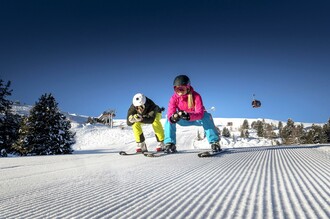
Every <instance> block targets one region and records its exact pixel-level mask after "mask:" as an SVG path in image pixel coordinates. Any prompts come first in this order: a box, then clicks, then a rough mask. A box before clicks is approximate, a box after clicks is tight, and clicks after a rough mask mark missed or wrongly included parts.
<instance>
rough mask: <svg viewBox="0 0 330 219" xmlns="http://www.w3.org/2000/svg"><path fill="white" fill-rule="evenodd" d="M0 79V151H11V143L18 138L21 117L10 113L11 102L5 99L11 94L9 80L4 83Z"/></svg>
mask: <svg viewBox="0 0 330 219" xmlns="http://www.w3.org/2000/svg"><path fill="white" fill-rule="evenodd" d="M3 82H4V81H3V80H0V151H7V152H12V145H13V143H14V142H15V141H16V140H17V138H18V130H19V123H20V120H21V117H20V116H19V115H14V114H13V113H12V111H11V110H12V105H13V102H12V101H10V100H8V99H7V96H11V92H12V90H11V89H10V84H11V82H10V81H8V82H7V84H6V85H5V84H4V83H3Z"/></svg>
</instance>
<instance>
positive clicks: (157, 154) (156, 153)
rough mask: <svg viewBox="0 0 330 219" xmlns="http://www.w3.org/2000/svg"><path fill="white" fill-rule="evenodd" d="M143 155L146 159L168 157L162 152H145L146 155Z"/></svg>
mask: <svg viewBox="0 0 330 219" xmlns="http://www.w3.org/2000/svg"><path fill="white" fill-rule="evenodd" d="M143 155H144V156H145V157H161V156H164V155H166V153H164V152H163V151H160V152H145V153H143Z"/></svg>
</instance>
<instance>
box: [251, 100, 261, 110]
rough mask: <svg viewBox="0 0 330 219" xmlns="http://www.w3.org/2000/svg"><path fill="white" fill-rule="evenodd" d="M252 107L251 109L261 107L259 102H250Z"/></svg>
mask: <svg viewBox="0 0 330 219" xmlns="http://www.w3.org/2000/svg"><path fill="white" fill-rule="evenodd" d="M252 107H253V108H259V107H261V102H260V101H259V100H253V101H252Z"/></svg>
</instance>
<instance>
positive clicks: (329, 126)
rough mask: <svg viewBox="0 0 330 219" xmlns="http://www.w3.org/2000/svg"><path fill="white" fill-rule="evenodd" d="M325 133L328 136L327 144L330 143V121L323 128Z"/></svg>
mask: <svg viewBox="0 0 330 219" xmlns="http://www.w3.org/2000/svg"><path fill="white" fill-rule="evenodd" d="M323 132H324V134H325V136H326V139H327V143H329V142H330V119H329V120H328V123H326V124H325V125H324V126H323Z"/></svg>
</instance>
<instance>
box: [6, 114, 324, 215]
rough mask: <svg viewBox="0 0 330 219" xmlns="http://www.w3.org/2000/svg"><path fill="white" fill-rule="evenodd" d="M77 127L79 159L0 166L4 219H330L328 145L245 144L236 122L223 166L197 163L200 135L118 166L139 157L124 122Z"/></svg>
mask: <svg viewBox="0 0 330 219" xmlns="http://www.w3.org/2000/svg"><path fill="white" fill-rule="evenodd" d="M74 117H75V116H74V115H72V116H71V119H73V128H72V130H73V131H75V132H76V133H77V134H76V139H77V142H76V144H75V145H74V146H73V148H74V150H75V152H74V153H73V154H72V155H57V156H33V157H32V156H30V157H14V156H12V157H8V158H1V159H0V173H1V174H0V218H9V219H10V218H123V219H127V218H150V219H151V218H176V219H177V218H193V219H195V218H200V219H205V218H251V219H255V218H260V219H264V218H315V219H316V218H324V219H328V218H330V171H329V170H330V146H329V145H304V146H298V145H293V146H275V145H274V142H273V141H270V140H266V139H259V138H257V137H255V134H254V133H251V137H250V138H249V139H241V138H239V137H238V136H239V134H238V133H239V131H238V129H237V127H238V125H236V123H235V122H237V124H239V125H241V124H242V122H243V120H239V121H235V119H231V121H232V122H233V127H232V133H233V134H234V135H236V137H231V138H222V140H221V144H222V148H223V149H225V151H224V152H223V153H221V154H220V155H218V156H215V157H212V158H198V157H197V152H199V151H204V150H206V149H209V145H208V143H207V142H206V140H205V139H204V140H201V141H198V140H197V139H196V136H197V133H198V132H201V131H202V129H201V127H180V126H178V131H177V147H178V150H179V153H177V154H171V155H165V156H161V157H157V158H149V157H144V156H143V155H132V156H120V155H119V154H118V152H119V151H122V150H125V151H127V152H133V151H134V149H135V142H134V137H133V132H132V129H131V127H127V126H126V124H125V121H123V120H116V121H115V124H114V128H112V129H111V128H109V126H105V125H90V124H84V123H83V122H82V121H83V120H82V119H81V118H80V119H78V117H77V118H74ZM227 120H230V119H227ZM250 122H251V121H250ZM273 122H276V121H273ZM215 123H216V125H217V126H218V127H219V128H220V129H222V128H223V127H224V126H225V124H227V121H226V119H215ZM250 124H251V123H250ZM143 129H144V132H145V136H146V142H147V145H148V148H149V150H150V151H153V150H154V149H155V147H156V139H155V137H154V134H153V131H152V128H151V126H150V125H145V126H143Z"/></svg>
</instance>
